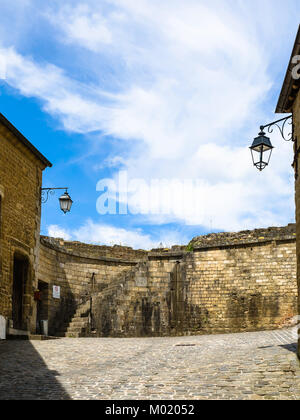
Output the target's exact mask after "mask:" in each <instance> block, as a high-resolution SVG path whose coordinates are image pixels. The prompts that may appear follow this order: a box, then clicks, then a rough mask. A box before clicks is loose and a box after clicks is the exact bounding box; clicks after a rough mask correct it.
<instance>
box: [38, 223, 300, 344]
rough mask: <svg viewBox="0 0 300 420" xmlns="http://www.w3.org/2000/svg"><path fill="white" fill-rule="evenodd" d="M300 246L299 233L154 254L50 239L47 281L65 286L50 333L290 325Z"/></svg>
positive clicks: (257, 234)
mask: <svg viewBox="0 0 300 420" xmlns="http://www.w3.org/2000/svg"><path fill="white" fill-rule="evenodd" d="M295 245H296V237H295V225H289V226H287V227H285V228H270V229H263V230H261V229H260V230H255V231H246V232H240V233H235V234H232V233H226V234H224V233H221V234H214V235H208V236H202V237H198V238H195V239H193V240H192V241H191V243H190V244H189V247H188V248H187V247H174V249H172V250H169V251H166V250H164V251H162V250H156V251H153V252H146V251H134V250H132V249H131V248H122V247H97V246H90V245H86V244H80V243H71V242H66V243H65V242H64V241H60V240H53V239H50V238H45V237H43V238H42V239H41V248H40V264H39V275H38V276H39V280H41V281H44V282H46V283H48V284H49V285H50V289H51V287H52V286H53V285H54V284H55V285H59V286H61V299H60V300H54V299H52V297H51V296H49V301H48V314H49V327H50V331H51V333H52V334H62V335H64V334H67V335H69V336H75V337H76V336H98V337H146V336H177V335H198V334H207V333H208V334H214V333H231V332H241V331H256V330H268V329H276V328H278V327H282V326H285V325H288V324H289V323H290V322H291V320H292V319H294V318H295V317H296V315H297V281H296V246H295ZM186 249H188V250H189V251H190V252H188V251H186ZM108 255H111V256H110V257H109V256H108ZM120 257H121V258H120Z"/></svg>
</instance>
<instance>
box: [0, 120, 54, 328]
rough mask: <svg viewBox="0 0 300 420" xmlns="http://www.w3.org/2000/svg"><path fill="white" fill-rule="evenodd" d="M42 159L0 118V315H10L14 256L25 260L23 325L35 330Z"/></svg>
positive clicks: (11, 310) (8, 317) (11, 314)
mask: <svg viewBox="0 0 300 420" xmlns="http://www.w3.org/2000/svg"><path fill="white" fill-rule="evenodd" d="M45 166H46V165H45V163H44V162H43V161H42V160H40V159H39V158H38V155H37V154H36V153H33V152H32V151H31V150H30V148H28V147H26V146H25V145H24V143H23V142H21V141H20V140H19V137H17V136H16V135H15V134H14V133H13V132H12V131H11V130H9V129H8V128H7V126H6V125H4V124H3V123H2V117H1V122H0V315H2V316H4V317H5V318H6V320H8V319H9V320H11V319H12V317H13V313H12V312H13V309H12V299H13V266H14V256H15V255H18V257H20V258H22V259H24V260H26V264H27V263H28V269H27V273H26V281H25V284H24V287H23V292H24V293H23V305H22V327H23V329H27V330H30V331H31V332H35V320H36V307H35V303H34V300H33V293H34V290H35V289H36V288H37V277H36V270H37V265H38V251H39V234H40V212H41V202H40V195H41V190H40V188H41V186H42V171H43V170H44V169H45Z"/></svg>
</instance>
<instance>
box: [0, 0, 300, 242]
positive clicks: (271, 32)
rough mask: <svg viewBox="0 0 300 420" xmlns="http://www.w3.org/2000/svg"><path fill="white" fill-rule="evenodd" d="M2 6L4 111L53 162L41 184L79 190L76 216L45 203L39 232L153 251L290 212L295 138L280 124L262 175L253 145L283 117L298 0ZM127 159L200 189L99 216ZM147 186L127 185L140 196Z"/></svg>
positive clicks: (277, 222) (140, 174) (0, 88)
mask: <svg viewBox="0 0 300 420" xmlns="http://www.w3.org/2000/svg"><path fill="white" fill-rule="evenodd" d="M0 6H1V16H0V60H1V61H0V62H2V63H5V67H6V75H5V79H4V80H1V81H0V104H1V106H0V111H1V112H2V113H3V114H4V115H5V116H6V117H7V118H8V119H9V120H10V121H11V122H12V123H13V124H14V125H15V126H16V127H17V128H18V129H19V130H20V131H21V132H22V133H23V134H24V135H25V136H26V137H27V138H28V139H29V140H30V141H31V142H32V143H33V144H34V145H35V146H36V147H37V148H38V149H39V150H40V151H41V152H42V153H43V154H44V155H45V156H46V157H47V158H48V159H49V160H50V161H51V162H52V163H53V165H54V166H53V168H51V169H47V170H46V171H45V173H44V186H45V187H60V186H61V187H65V186H68V187H69V188H70V194H71V196H72V198H73V200H74V206H73V209H72V212H71V213H70V214H68V215H66V216H64V215H63V214H62V213H61V211H60V210H59V208H58V202H57V198H58V196H57V197H56V198H54V197H52V198H51V199H50V200H49V201H48V203H47V204H45V205H44V206H43V212H42V213H43V214H42V233H43V234H50V235H53V236H59V237H64V238H66V239H73V240H81V241H86V242H95V243H102V244H114V243H117V244H123V245H129V246H133V247H134V248H152V247H156V246H158V245H159V244H160V243H163V245H164V246H170V245H172V244H185V243H187V242H188V241H189V240H190V239H191V238H192V237H193V236H196V235H200V234H205V233H209V232H211V231H213V232H217V231H232V230H244V229H253V228H256V227H257V228H258V227H268V226H281V225H285V224H287V223H292V222H294V198H293V197H294V195H293V186H294V184H293V172H292V169H291V162H292V160H293V158H292V145H291V144H290V143H285V142H283V141H282V139H281V138H280V136H279V135H278V133H275V132H274V134H273V135H272V142H273V144H274V146H275V147H276V149H275V151H274V155H273V157H272V161H271V165H270V167H268V168H267V169H266V170H265V171H264V172H262V173H258V171H256V170H255V169H254V168H253V166H252V165H251V158H250V155H249V150H248V147H249V145H250V143H251V141H252V139H253V137H254V136H256V135H257V132H258V128H259V126H260V125H261V124H263V123H267V122H270V121H272V120H274V119H277V117H278V116H276V115H274V110H275V106H276V103H277V99H278V95H279V92H280V89H281V85H282V81H283V78H284V74H285V71H286V67H287V64H288V60H289V57H290V53H291V49H292V46H293V42H294V39H295V35H296V32H297V29H298V24H299V21H298V19H297V11H298V10H299V4H298V1H297V0H287V1H285V2H282V1H280V0H259V1H258V0H252V1H251V2H250V1H244V0H240V1H239V0H227V1H226V2H224V0H219V1H218V0H212V1H210V2H207V1H201V0H185V1H182V0H181V1H180V0H164V1H161V0H138V1H136V0H134V1H133V0H97V1H96V0H86V1H69V0H66V1H64V2H61V1H58V0H54V1H51V2H44V1H41V0H15V1H14V2H8V1H6V0H0ZM12 28H13V30H12ZM120 170H121V171H126V172H127V175H128V178H129V179H141V180H143V182H145V183H146V184H147V185H149V184H150V183H151V182H152V180H153V179H158V180H165V181H166V182H167V185H168V186H169V187H167V190H168V189H169V190H170V191H171V189H172V187H171V185H172V182H173V181H174V180H177V182H183V181H184V180H192V181H193V182H196V181H197V188H196V190H194V191H192V192H190V193H188V192H187V194H185V195H184V196H183V195H182V194H180V191H179V189H178V190H177V194H176V193H175V196H174V197H173V204H174V205H173V207H172V209H173V213H172V214H168V213H165V214H161V213H159V212H157V214H127V215H118V214H116V215H101V214H99V213H98V212H97V209H96V203H97V200H98V198H99V195H100V192H99V191H96V185H97V183H98V182H99V181H100V180H102V179H106V178H111V179H114V180H116V179H117V178H118V174H119V171H120ZM176 185H177V184H176ZM145 191H146V190H145V189H140V190H138V191H130V192H129V196H130V197H129V198H130V200H132V203H133V207H135V204H136V203H137V202H138V203H139V204H140V205H141V206H143V205H144V204H145V203H146V202H148V201H149V197H147V194H146V192H145ZM172 191H173V192H174V191H175V192H176V188H175V190H172ZM166 195H167V194H162V196H161V198H160V199H161V201H162V202H164V200H166ZM195 199H197V200H198V201H197V206H196V205H195ZM147 200H148V201H147ZM183 202H184V208H185V211H182V209H181V210H180V206H181V205H182V203H183ZM137 207H138V206H137ZM133 213H136V212H133Z"/></svg>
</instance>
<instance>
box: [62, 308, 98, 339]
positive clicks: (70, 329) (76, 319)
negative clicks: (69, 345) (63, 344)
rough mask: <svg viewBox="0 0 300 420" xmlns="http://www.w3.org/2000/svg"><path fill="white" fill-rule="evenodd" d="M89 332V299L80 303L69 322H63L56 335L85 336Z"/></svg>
mask: <svg viewBox="0 0 300 420" xmlns="http://www.w3.org/2000/svg"><path fill="white" fill-rule="evenodd" d="M89 332H90V301H89V300H88V301H87V302H85V303H83V304H81V305H80V306H79V307H78V308H77V310H76V312H75V315H74V316H73V318H72V320H71V322H70V323H69V324H65V325H64V328H63V330H62V331H61V332H60V333H58V334H57V336H58V337H71V338H78V337H86V336H87V335H88V334H89Z"/></svg>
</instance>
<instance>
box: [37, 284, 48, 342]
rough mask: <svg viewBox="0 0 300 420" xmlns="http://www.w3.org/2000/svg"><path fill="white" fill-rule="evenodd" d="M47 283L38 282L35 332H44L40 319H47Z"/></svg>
mask: <svg viewBox="0 0 300 420" xmlns="http://www.w3.org/2000/svg"><path fill="white" fill-rule="evenodd" d="M48 290H49V285H48V283H45V282H43V281H39V283H38V297H37V317H36V321H37V333H38V334H45V331H44V327H43V324H42V321H47V320H48V297H49V292H48Z"/></svg>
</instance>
